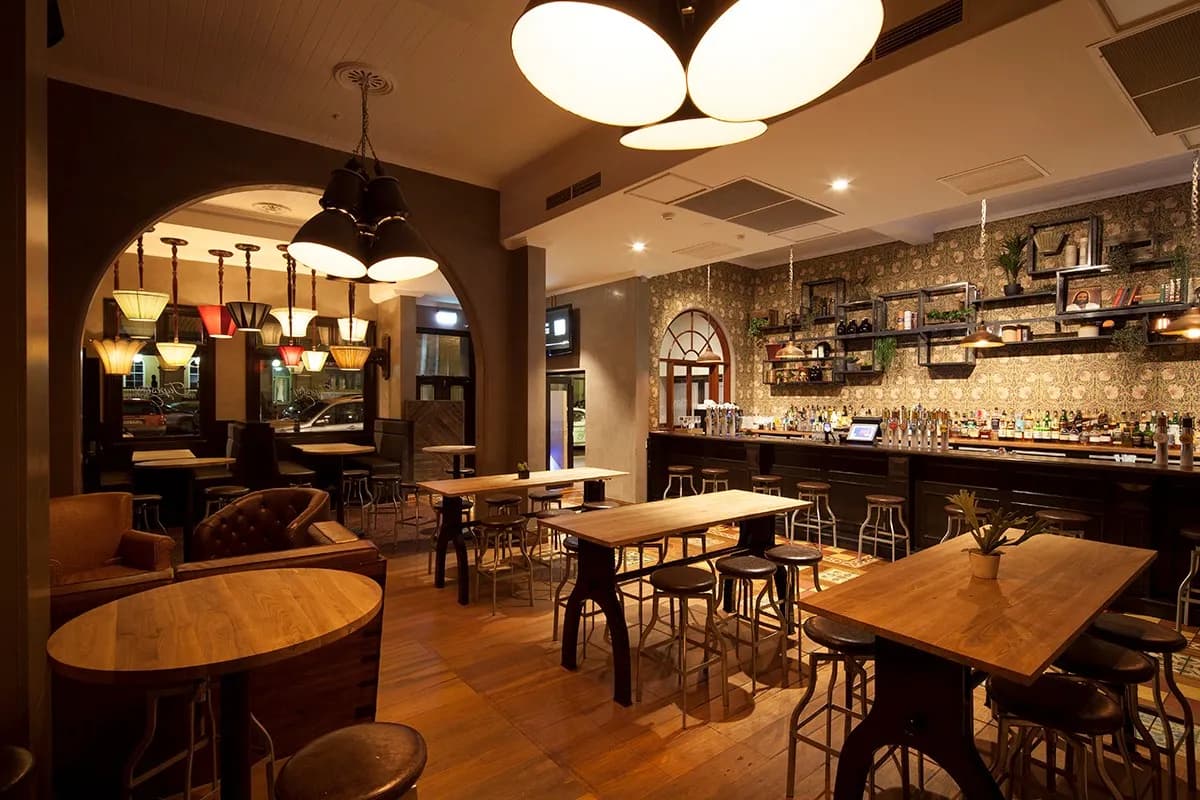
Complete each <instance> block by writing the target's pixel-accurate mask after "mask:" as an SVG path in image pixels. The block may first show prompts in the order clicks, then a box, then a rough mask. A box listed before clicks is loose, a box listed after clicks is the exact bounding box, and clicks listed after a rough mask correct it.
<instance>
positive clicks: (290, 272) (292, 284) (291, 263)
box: [285, 254, 296, 344]
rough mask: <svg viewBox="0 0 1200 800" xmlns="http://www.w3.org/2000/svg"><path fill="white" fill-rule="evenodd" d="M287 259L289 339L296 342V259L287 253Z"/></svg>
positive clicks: (293, 342)
mask: <svg viewBox="0 0 1200 800" xmlns="http://www.w3.org/2000/svg"><path fill="white" fill-rule="evenodd" d="M285 257H286V259H287V284H288V285H287V300H288V341H290V342H291V343H292V344H295V343H296V329H295V328H293V327H292V306H293V305H295V303H296V261H295V260H294V259H293V258H292V257H291V256H289V255H286V254H285Z"/></svg>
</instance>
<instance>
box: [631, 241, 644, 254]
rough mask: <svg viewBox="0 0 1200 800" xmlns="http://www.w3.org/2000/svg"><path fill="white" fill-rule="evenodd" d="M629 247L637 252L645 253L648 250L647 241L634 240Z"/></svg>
mask: <svg viewBox="0 0 1200 800" xmlns="http://www.w3.org/2000/svg"><path fill="white" fill-rule="evenodd" d="M629 249H630V250H632V251H633V252H635V253H644V252H645V251H646V243H645V242H634V243H633V244H631V245H630V246H629Z"/></svg>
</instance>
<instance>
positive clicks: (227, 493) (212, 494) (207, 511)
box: [204, 485, 250, 517]
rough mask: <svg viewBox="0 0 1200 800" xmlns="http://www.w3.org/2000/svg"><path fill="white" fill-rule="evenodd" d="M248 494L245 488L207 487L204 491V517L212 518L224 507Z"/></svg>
mask: <svg viewBox="0 0 1200 800" xmlns="http://www.w3.org/2000/svg"><path fill="white" fill-rule="evenodd" d="M248 494H250V490H249V489H248V488H246V487H245V486H233V485H227V486H209V487H208V488H207V489H205V490H204V516H206V517H208V516H212V515H213V514H214V513H216V512H218V511H220V510H221V509H222V508H224V507H225V506H227V505H229V504H230V503H232V502H233V501H234V500H237V499H238V498H239V497H245V496H246V495H248Z"/></svg>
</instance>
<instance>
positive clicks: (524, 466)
mask: <svg viewBox="0 0 1200 800" xmlns="http://www.w3.org/2000/svg"><path fill="white" fill-rule="evenodd" d="M517 472H529V462H528V461H518V462H517Z"/></svg>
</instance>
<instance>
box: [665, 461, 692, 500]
mask: <svg viewBox="0 0 1200 800" xmlns="http://www.w3.org/2000/svg"><path fill="white" fill-rule="evenodd" d="M694 475H695V470H694V469H693V468H692V467H691V466H689V465H687V464H674V465H672V466H669V467H667V488H666V490H665V491H663V500H666V499H667V497H668V496H669V495H670V494H671V490H672V489H674V490H675V496H676V497H683V481H684V479H685V478H686V479H687V488H688V491H689V493H691V494H696V484H695V483H694Z"/></svg>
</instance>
